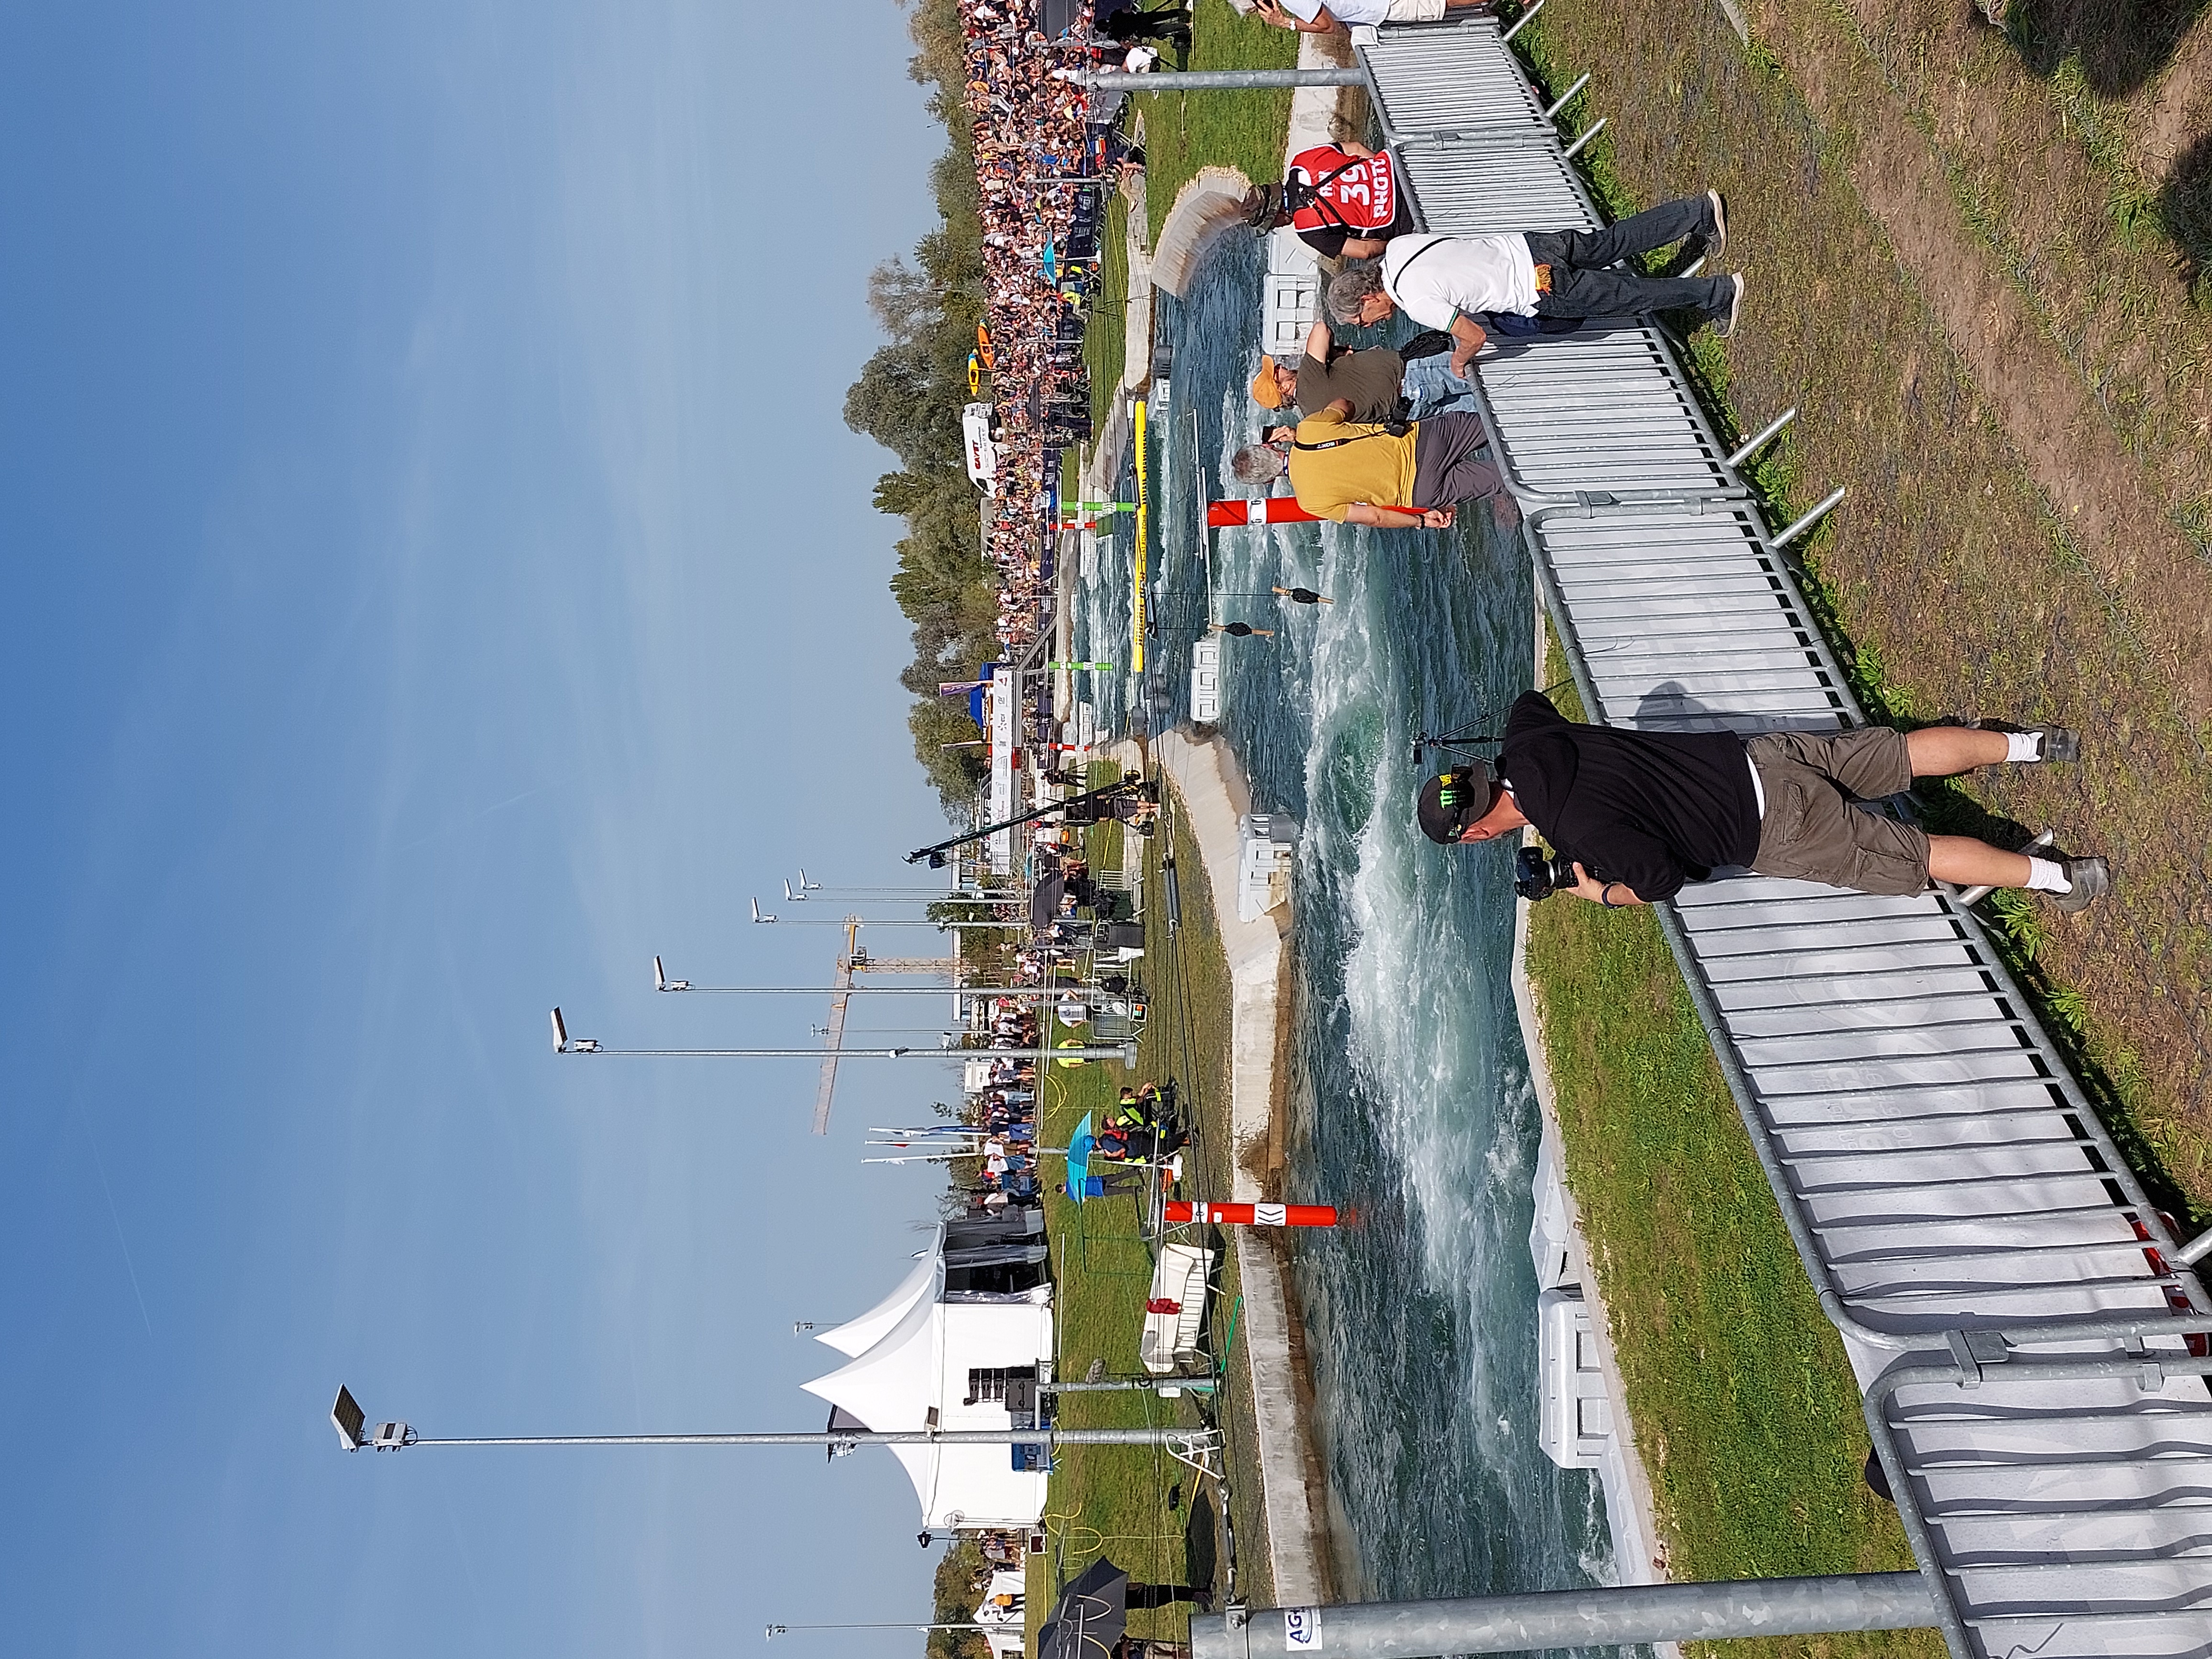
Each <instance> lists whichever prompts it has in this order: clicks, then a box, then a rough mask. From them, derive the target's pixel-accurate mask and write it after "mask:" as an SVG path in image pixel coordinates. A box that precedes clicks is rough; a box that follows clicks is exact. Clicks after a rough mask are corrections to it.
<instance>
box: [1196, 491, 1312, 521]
mask: <svg viewBox="0 0 2212 1659" xmlns="http://www.w3.org/2000/svg"><path fill="white" fill-rule="evenodd" d="M1320 518H1321V514H1320V513H1309V512H1307V511H1306V510H1305V508H1304V507H1300V506H1299V505H1298V498H1297V496H1295V495H1261V496H1255V497H1253V498H1251V499H1249V500H1246V499H1243V498H1241V497H1237V496H1231V497H1229V498H1228V499H1226V500H1225V501H1208V502H1207V503H1206V528H1207V529H1209V530H1226V529H1228V528H1230V527H1231V526H1236V525H1240V524H1313V523H1316V521H1318V520H1319V519H1320Z"/></svg>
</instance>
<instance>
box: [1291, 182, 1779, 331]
mask: <svg viewBox="0 0 2212 1659" xmlns="http://www.w3.org/2000/svg"><path fill="white" fill-rule="evenodd" d="M1693 235H1694V236H1699V237H1701V238H1702V239H1703V241H1704V252H1705V257H1706V258H1712V257H1713V256H1714V255H1716V254H1717V253H1718V252H1720V251H1721V248H1722V246H1723V245H1724V244H1725V243H1726V242H1727V240H1728V204H1726V203H1725V202H1723V200H1722V199H1721V193H1720V192H1719V191H1717V190H1709V191H1706V192H1705V194H1704V195H1703V196H1692V197H1686V198H1685V199H1683V200H1681V201H1679V202H1668V203H1667V204H1664V205H1663V206H1660V207H1656V208H1653V209H1651V210H1649V211H1648V212H1644V213H1639V214H1638V215H1637V216H1635V217H1634V218H1632V219H1623V220H1622V221H1621V222H1620V223H1619V224H1617V225H1612V226H1608V227H1607V228H1605V229H1603V230H1596V231H1588V230H1542V231H1538V230H1532V231H1528V232H1526V233H1523V232H1520V231H1513V232H1509V233H1507V234H1504V235H1500V236H1434V235H1430V236H1423V235H1413V236H1398V237H1394V238H1392V239H1391V240H1390V242H1389V245H1388V246H1386V247H1385V248H1384V249H1383V258H1382V261H1381V263H1380V264H1358V265H1353V266H1352V267H1350V268H1349V269H1347V270H1344V271H1342V272H1341V273H1340V274H1339V275H1338V276H1336V277H1335V278H1334V280H1333V281H1332V282H1331V283H1329V285H1328V309H1329V313H1330V314H1331V315H1332V316H1334V318H1335V319H1337V321H1339V322H1340V323H1347V324H1349V323H1358V324H1364V325H1369V326H1372V325H1375V324H1376V323H1379V322H1381V321H1383V319H1385V318H1387V317H1388V316H1389V314H1390V313H1391V311H1392V310H1393V308H1394V307H1395V309H1398V310H1401V311H1403V312H1404V313H1406V314H1407V316H1408V317H1411V318H1412V319H1413V320H1414V321H1415V322H1417V323H1419V325H1421V326H1422V327H1424V328H1437V329H1443V330H1446V331H1449V333H1450V335H1451V337H1452V358H1451V372H1452V373H1453V374H1457V375H1464V374H1466V373H1467V367H1468V363H1470V362H1473V361H1474V354H1475V353H1476V352H1478V351H1480V349H1482V343H1483V341H1484V339H1485V338H1486V333H1485V331H1484V329H1483V327H1482V325H1481V324H1480V322H1479V321H1477V320H1476V319H1478V318H1483V317H1491V316H1496V315H1498V314H1500V313H1504V314H1507V315H1510V316H1516V317H1637V316H1644V315H1647V314H1649V313H1651V312H1655V311H1678V310H1680V311H1702V312H1703V313H1705V315H1706V316H1707V317H1709V318H1710V319H1712V322H1713V324H1714V325H1715V327H1716V329H1717V331H1718V332H1719V333H1720V334H1721V336H1722V337H1723V338H1725V337H1727V336H1729V335H1730V334H1732V333H1734V332H1735V325H1736V318H1737V314H1738V313H1739V312H1740V311H1741V308H1742V305H1743V278H1742V277H1741V276H1642V275H1639V274H1638V273H1637V272H1635V271H1634V270H1607V269H1606V267H1607V266H1608V265H1610V264H1613V263H1614V261H1616V260H1620V259H1626V258H1630V257H1631V256H1632V255H1635V254H1638V253H1649V252H1653V251H1654V250H1656V249H1658V248H1662V247H1666V246H1668V245H1670V244H1672V243H1674V242H1678V241H1680V240H1682V239H1683V238H1684V237H1686V236H1693Z"/></svg>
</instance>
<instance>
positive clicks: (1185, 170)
mask: <svg viewBox="0 0 2212 1659" xmlns="http://www.w3.org/2000/svg"><path fill="white" fill-rule="evenodd" d="M1297 61H1298V37H1297V35H1295V34H1293V33H1291V31H1290V30H1288V29H1279V28H1272V27H1269V26H1268V25H1267V24H1265V23H1262V22H1259V21H1256V20H1255V19H1252V18H1249V17H1241V16H1239V15H1237V13H1236V12H1235V11H1234V10H1233V9H1231V7H1230V6H1229V4H1228V0H1198V3H1197V4H1196V5H1195V6H1194V7H1193V8H1192V10H1191V52H1190V67H1191V68H1193V69H1194V70H1205V69H1295V68H1297ZM1160 80H1161V82H1162V84H1163V85H1164V86H1168V87H1172V86H1173V84H1174V82H1175V77H1174V76H1172V75H1170V74H1163V75H1161V76H1160ZM1134 102H1135V104H1136V106H1137V108H1138V109H1139V110H1140V111H1142V112H1143V113H1144V117H1145V206H1146V210H1147V212H1148V213H1149V215H1150V216H1151V219H1152V236H1151V238H1150V241H1151V243H1152V245H1154V246H1157V245H1158V241H1159V235H1160V227H1161V226H1162V225H1164V224H1165V223H1166V222H1167V216H1168V210H1169V209H1170V208H1171V207H1173V206H1174V205H1175V198H1176V191H1179V190H1181V189H1182V186H1183V183H1184V181H1185V180H1186V179H1189V178H1190V177H1192V175H1194V173H1197V171H1198V170H1199V168H1200V167H1239V168H1242V169H1243V173H1244V176H1245V177H1246V178H1248V179H1251V180H1253V181H1254V182H1255V184H1256V183H1258V182H1260V181H1261V180H1263V179H1276V178H1279V177H1281V176H1282V167H1283V139H1284V136H1285V134H1286V133H1287V132H1288V131H1289V130H1290V124H1291V94H1290V93H1289V92H1288V91H1287V90H1282V91H1273V92H1200V93H1189V94H1180V93H1176V92H1172V91H1162V92H1157V93H1146V94H1145V95H1144V96H1142V97H1140V98H1138V99H1136V100H1134Z"/></svg>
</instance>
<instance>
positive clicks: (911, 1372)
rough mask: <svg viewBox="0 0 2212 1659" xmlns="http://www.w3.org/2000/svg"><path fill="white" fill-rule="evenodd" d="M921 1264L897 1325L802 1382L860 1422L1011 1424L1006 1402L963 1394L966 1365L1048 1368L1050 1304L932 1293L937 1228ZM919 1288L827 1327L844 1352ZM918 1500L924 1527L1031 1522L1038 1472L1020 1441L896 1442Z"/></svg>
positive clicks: (939, 1273) (1037, 1507) (893, 1426)
mask: <svg viewBox="0 0 2212 1659" xmlns="http://www.w3.org/2000/svg"><path fill="white" fill-rule="evenodd" d="M922 1265H923V1267H925V1268H926V1269H927V1277H926V1282H925V1284H924V1285H923V1289H922V1293H921V1294H919V1295H916V1296H915V1297H913V1298H912V1300H911V1301H910V1303H909V1304H908V1306H907V1308H906V1310H905V1311H904V1312H903V1313H902V1314H900V1315H899V1316H898V1318H897V1320H896V1322H895V1323H893V1324H891V1325H890V1328H888V1329H886V1330H884V1332H883V1334H881V1335H880V1336H879V1337H878V1338H877V1340H875V1341H873V1342H872V1343H871V1344H869V1346H867V1347H866V1348H865V1349H863V1350H862V1351H861V1352H860V1353H858V1354H857V1355H855V1356H854V1359H853V1361H852V1363H851V1364H848V1365H846V1366H844V1367H843V1368H842V1370H835V1371H832V1372H831V1373H830V1374H829V1376H822V1377H817V1378H816V1379H815V1380H814V1381H813V1382H811V1383H805V1384H804V1385H803V1386H804V1387H805V1389H806V1391H807V1392H808V1393H809V1394H812V1395H819V1396H820V1397H821V1398H822V1399H823V1400H826V1401H829V1403H830V1404H831V1405H832V1406H835V1407H837V1408H838V1409H839V1410H840V1411H841V1412H842V1413H845V1414H846V1416H847V1418H848V1419H857V1420H858V1421H859V1422H860V1423H862V1424H865V1425H866V1426H867V1427H869V1428H871V1429H874V1430H878V1431H897V1430H912V1429H921V1428H926V1427H927V1426H928V1425H930V1423H931V1422H932V1421H934V1422H935V1424H936V1425H937V1426H938V1427H939V1429H943V1430H957V1429H1009V1428H1012V1427H1014V1426H1015V1423H1014V1419H1012V1416H1011V1415H1009V1414H1008V1413H1007V1411H1006V1406H1005V1404H1004V1402H1003V1401H999V1400H986V1399H980V1398H979V1399H977V1400H976V1401H975V1404H974V1405H972V1406H971V1405H969V1404H968V1403H966V1402H967V1401H968V1399H969V1393H970V1389H969V1373H970V1372H971V1371H978V1370H1014V1369H1020V1368H1023V1367H1030V1366H1036V1365H1039V1364H1048V1363H1049V1361H1050V1358H1051V1356H1052V1308H1051V1305H1050V1304H1049V1303H1047V1302H1037V1301H1032V1300H1030V1298H1029V1297H1025V1296H1024V1297H1008V1298H1006V1300H1003V1301H1001V1300H998V1299H996V1298H993V1299H990V1300H963V1301H959V1302H945V1301H941V1300H939V1297H940V1295H941V1294H942V1288H943V1285H944V1283H945V1258H944V1236H943V1234H942V1233H940V1234H939V1237H938V1241H937V1243H936V1245H935V1246H934V1247H933V1249H931V1250H930V1252H929V1255H928V1256H927V1259H926V1261H924V1263H923V1264H922ZM914 1284H915V1278H914V1276H913V1275H909V1276H908V1279H907V1280H906V1281H905V1282H904V1283H902V1285H900V1286H899V1288H898V1289H897V1290H896V1291H893V1292H892V1293H891V1295H890V1297H886V1298H885V1299H884V1301H883V1302H882V1303H881V1304H878V1306H877V1307H876V1308H874V1309H873V1310H870V1311H869V1312H868V1313H866V1314H863V1315H862V1316H860V1318H859V1319H857V1320H854V1321H852V1322H849V1323H848V1324H845V1325H841V1326H839V1327H838V1328H836V1330H834V1331H829V1332H826V1333H824V1334H823V1336H822V1340H823V1341H825V1342H829V1343H830V1344H831V1346H835V1347H839V1348H842V1347H843V1346H844V1343H845V1341H847V1340H851V1338H852V1337H853V1336H854V1334H856V1329H857V1328H860V1327H862V1326H864V1325H866V1324H867V1323H868V1322H872V1321H875V1320H877V1319H878V1316H882V1315H883V1314H884V1313H885V1312H886V1311H887V1310H890V1308H891V1307H892V1306H893V1304H896V1302H898V1301H899V1300H900V1298H901V1297H904V1296H906V1295H907V1294H908V1291H909V1290H910V1288H911V1287H912V1286H913V1285H914ZM890 1452H891V1454H892V1455H894V1456H896V1458H897V1459H898V1460H899V1462H900V1463H902V1465H904V1467H905V1468H906V1472H907V1478H908V1479H909V1480H912V1481H913V1482H914V1489H915V1494H916V1496H918V1497H919V1498H921V1523H922V1525H923V1526H925V1527H951V1528H961V1527H967V1528H974V1527H1027V1526H1031V1525H1034V1524H1035V1523H1036V1520H1037V1518H1038V1517H1039V1516H1042V1514H1043V1513H1044V1487H1045V1478H1046V1477H1045V1474H1044V1472H1043V1471H1042V1470H1041V1469H1029V1468H1017V1467H1016V1463H1017V1462H1018V1460H1019V1461H1025V1460H1021V1458H1020V1454H1021V1449H1019V1448H1017V1447H1011V1446H893V1447H891V1448H890Z"/></svg>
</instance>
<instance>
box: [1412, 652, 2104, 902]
mask: <svg viewBox="0 0 2212 1659" xmlns="http://www.w3.org/2000/svg"><path fill="white" fill-rule="evenodd" d="M2080 754H2081V739H2080V738H2078V737H2077V736H2075V733H2073V732H2069V731H2067V730H2065V729H2063V727H2059V726H2050V727H2046V728H2044V729H2043V730H2040V731H2033V732H1996V731H1984V730H1980V729H1978V728H1971V727H1966V726H1928V727H1925V728H1923V729H1922V730H1920V731H1917V732H1912V733H1911V735H1910V736H1907V735H1906V734H1905V733H1903V732H1894V731H1892V730H1890V729H1889V728H1888V727H1887V726H1862V727H1859V728H1857V729H1856V730H1853V731H1849V732H1767V733H1763V734H1761V735H1759V736H1756V737H1753V738H1742V737H1739V736H1738V735H1737V734H1736V733H1735V732H1626V731H1618V730H1615V729H1613V728H1612V727H1610V726H1577V725H1574V724H1572V723H1571V722H1570V721H1568V720H1565V718H1563V717H1562V716H1561V715H1560V714H1559V711H1558V710H1557V709H1555V708H1553V707H1552V705H1551V703H1550V702H1548V701H1547V700H1546V699H1545V697H1544V696H1542V695H1541V693H1538V692H1534V691H1529V692H1524V693H1523V694H1522V696H1521V697H1520V699H1519V700H1518V701H1517V702H1515V703H1514V705H1513V712H1512V714H1511V716H1510V718H1509V719H1508V720H1507V721H1506V725H1505V735H1504V744H1503V746H1502V748H1501V749H1500V750H1499V753H1498V762H1497V765H1496V768H1495V770H1494V771H1493V770H1492V769H1491V768H1488V767H1486V766H1483V765H1481V764H1480V763H1476V764H1473V765H1468V766H1462V767H1456V768H1454V769H1452V770H1450V771H1448V772H1445V773H1443V774H1442V775H1439V776H1437V777H1434V778H1431V779H1430V780H1429V781H1428V782H1427V783H1425V784H1424V785H1423V786H1422V787H1421V791H1420V795H1419V805H1418V812H1419V819H1420V825H1421V831H1422V833H1423V834H1424V835H1425V836H1428V838H1429V839H1430V840H1431V841H1433V842H1439V843H1441V844H1443V845H1447V846H1449V844H1451V843H1452V842H1486V841H1492V840H1494V839H1496V838H1497V837H1498V836H1503V835H1507V834H1510V833H1511V832H1512V831H1515V830H1517V829H1521V828H1522V826H1523V825H1527V824H1533V825H1534V827H1535V829H1536V832H1537V833H1538V834H1539V835H1541V836H1543V837H1544V839H1545V840H1547V842H1550V843H1551V844H1552V846H1553V848H1556V849H1557V851H1558V853H1559V858H1560V860H1561V862H1562V863H1563V864H1564V865H1565V866H1566V868H1565V870H1564V871H1562V872H1560V873H1561V875H1562V876H1563V877H1565V879H1563V880H1559V883H1558V888H1559V890H1560V891H1564V892H1571V893H1573V894H1575V895H1576V896H1577V897H1579V898H1585V899H1589V901H1591V902H1593V903H1597V904H1603V905H1605V906H1607V908H1620V907H1623V906H1626V905H1631V904H1650V903H1653V902H1656V901H1658V900H1660V899H1664V898H1671V897H1673V896H1674V894H1676V893H1677V892H1679V891H1680V890H1681V887H1682V884H1683V883H1684V882H1686V881H1704V880H1705V879H1707V878H1710V877H1711V874H1712V872H1714V871H1715V870H1717V869H1720V868H1723V867H1724V866H1746V867H1748V868H1750V869H1752V870H1754V871H1757V872H1759V874H1761V875H1766V876H1777V877H1782V878H1789V879H1793V880H1798V881H1817V882H1825V883H1826V884H1828V885H1830V886H1832V887H1848V888H1855V889H1857V890H1859V891H1860V892H1864V893H1887V894H1911V893H1918V892H1921V891H1923V890H1925V889H1926V888H1927V886H1928V884H1929V878H1931V877H1932V878H1934V879H1936V880H1937V881H1944V882H1949V883H1952V884H1954V885H1957V886H1960V887H1978V886H1990V887H2022V888H2028V889H2032V890H2035V891H2038V892H2043V893H2048V894H2050V895H2051V897H2052V898H2053V900H2054V902H2056V903H2057V906H2058V908H2060V909H2061V910H2063V911H2067V912H2069V913H2070V912H2074V911H2079V910H2083V909H2086V908H2088V906H2089V905H2090V904H2091V903H2092V902H2094V901H2095V900H2097V899H2099V898H2101V897H2103V896H2105V895H2106V893H2107V892H2109V891H2110V890H2111V888H2112V872H2111V870H2110V868H2109V866H2107V865H2106V861H2105V860H2103V859H2101V858H2051V859H2041V858H2031V857H2029V856H2027V855H2026V854H2021V853H2008V852H2004V851H2002V850H2001V849H1999V848H1995V847H1991V846H1990V845H1989V843H1987V842H1980V841H1975V840H1972V838H1970V837H1968V836H1930V835H1929V834H1927V833H1926V832H1925V831H1923V830H1921V829H1917V828H1916V827H1914V826H1913V825H1911V824H1909V823H1899V821H1898V820H1896V819H1894V818H1891V817H1885V816H1883V815H1882V814H1881V813H1879V812H1876V811H1872V810H1870V809H1869V807H1868V806H1866V805H1864V803H1866V802H1868V801H1870V800H1879V799H1881V798H1882V797H1884V796H1887V795H1893V794H1897V793H1901V792H1902V791H1904V790H1905V789H1908V788H1910V787H1911V784H1912V781H1913V779H1915V778H1916V777H1923V778H1924V777H1948V776H1950V775H1953V774H1954V773H1959V772H1966V771H1971V770H1972V769H1974V768H1976V767H1978V766H1994V765H1997V764H2000V763H2004V762H2007V761H2011V762H2016V763H2039V762H2044V761H2069V760H2075V759H2078V758H2079V757H2080ZM1570 883H1571V884H1570ZM1534 885H1535V886H1536V887H1538V888H1540V889H1541V891H1532V892H1530V894H1529V896H1531V897H1541V896H1542V892H1543V891H1548V890H1551V888H1550V884H1549V883H1548V882H1543V881H1539V882H1536V883H1534Z"/></svg>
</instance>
